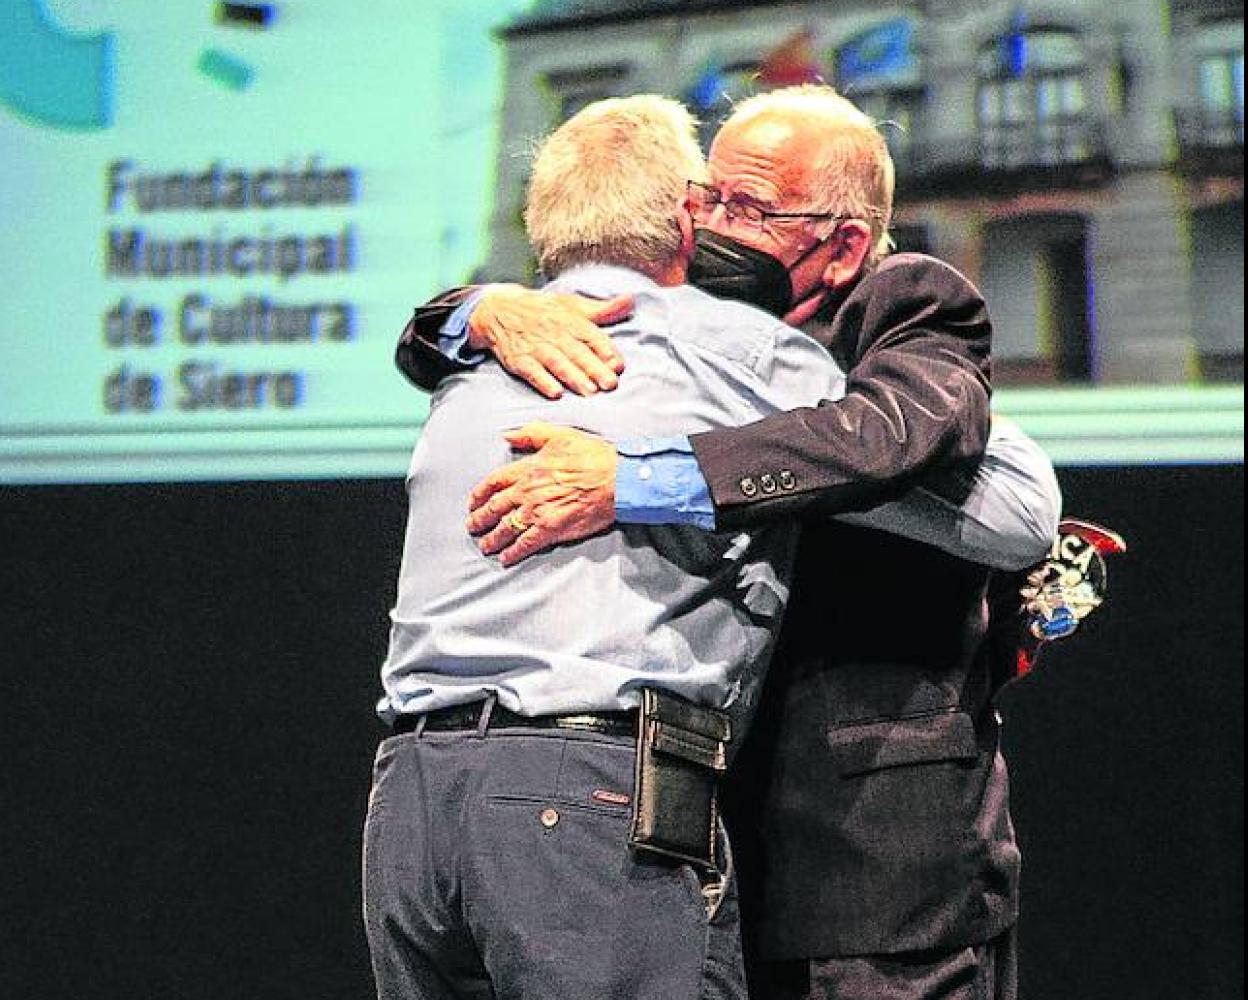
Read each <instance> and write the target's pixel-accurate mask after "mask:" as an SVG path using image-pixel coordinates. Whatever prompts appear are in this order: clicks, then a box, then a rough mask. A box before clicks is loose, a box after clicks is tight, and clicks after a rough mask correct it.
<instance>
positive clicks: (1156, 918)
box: [0, 466, 1244, 1000]
mask: <svg viewBox="0 0 1248 1000" xmlns="http://www.w3.org/2000/svg"><path fill="white" fill-rule="evenodd" d="M1062 481H1063V487H1064V489H1065V491H1066V496H1067V501H1068V505H1069V507H1070V509H1072V510H1077V511H1079V512H1081V513H1084V514H1086V515H1089V516H1091V517H1094V518H1097V519H1098V520H1102V521H1105V522H1106V523H1109V524H1112V525H1114V526H1115V527H1117V528H1119V529H1121V530H1122V532H1123V533H1124V534H1125V535H1126V537H1127V538H1128V539H1129V541H1130V544H1131V553H1130V554H1129V555H1128V556H1126V557H1123V558H1122V559H1120V560H1119V561H1117V562H1115V563H1114V564H1113V565H1112V566H1111V568H1110V573H1111V578H1112V586H1111V594H1110V600H1109V603H1108V605H1107V606H1106V608H1105V609H1104V610H1103V611H1102V612H1101V613H1100V614H1099V616H1098V617H1096V618H1093V619H1091V620H1090V622H1089V624H1088V626H1087V627H1086V629H1085V630H1084V631H1083V632H1082V633H1080V634H1079V635H1078V636H1077V637H1075V638H1074V639H1072V640H1070V642H1069V644H1068V645H1067V646H1065V647H1057V648H1054V649H1053V650H1052V652H1051V654H1050V655H1049V656H1048V657H1047V659H1046V661H1045V662H1044V663H1043V665H1042V667H1041V669H1040V671H1039V673H1037V674H1036V675H1033V676H1032V677H1030V678H1028V679H1026V680H1024V681H1023V682H1021V683H1019V684H1018V685H1017V686H1016V687H1014V688H1013V689H1010V690H1007V691H1006V692H1005V693H1004V694H1003V695H1002V697H1001V705H1002V709H1003V713H1004V715H1005V717H1006V720H1007V724H1006V729H1005V732H1006V749H1007V751H1008V755H1009V758H1010V762H1011V765H1012V767H1013V772H1014V808H1015V816H1016V821H1017V824H1018V827H1019V835H1020V837H1021V839H1022V844H1023V848H1024V850H1025V852H1026V874H1025V904H1024V914H1023V922H1022V940H1023V946H1024V959H1023V970H1022V971H1023V984H1024V988H1025V992H1024V994H1023V995H1024V996H1026V997H1027V998H1028V1000H1178V998H1182V1000H1232V998H1234V997H1236V996H1240V995H1242V994H1241V993H1240V992H1239V991H1240V989H1241V983H1242V951H1241V948H1242V943H1241V938H1242V935H1241V928H1242V926H1243V920H1242V917H1243V914H1242V883H1243V877H1242V876H1243V867H1242V865H1243V858H1242V830H1243V717H1242V707H1243V675H1242V660H1243V575H1242V572H1241V566H1240V562H1241V557H1242V551H1243V486H1244V481H1243V468H1242V466H1239V467H1223V468H1217V467H1207V468H1157V469H1126V468H1114V469H1065V470H1063V471H1062ZM403 522H404V495H403V490H402V486H401V484H400V483H399V482H397V481H388V480H387V481H363V480H360V481H349V482H340V483H320V482H317V483H287V484H280V485H275V484H247V485H177V486H160V487H150V486H115V487H95V488H72V489H71V488H64V487H31V488H22V489H11V490H8V491H5V492H4V493H3V494H0V523H3V524H4V526H5V529H6V535H5V537H6V541H5V550H4V558H3V561H2V562H0V608H3V615H2V616H0V651H2V652H0V656H2V657H3V663H4V667H3V670H0V712H2V716H3V724H2V725H0V762H2V763H0V775H2V781H3V784H2V785H0V886H3V891H2V892H0V929H2V933H3V937H2V938H0V996H4V997H6V998H13V1000H120V998H125V1000H166V998H177V1000H224V998H230V1000H234V998H237V1000H279V998H282V1000H284V998H290V1000H296V998H298V1000H359V998H363V997H365V996H367V995H368V990H369V976H368V971H367V957H366V952H365V946H364V941H363V935H362V932H361V930H360V926H359V920H358V910H359V875H358V871H359V857H358V852H359V842H360V827H361V824H362V820H363V816H364V810H365V800H366V796H367V788H368V781H369V770H370V765H371V756H372V753H373V750H374V748H375V744H376V740H377V738H378V736H379V735H380V729H379V727H378V726H377V724H376V723H375V722H374V721H373V719H372V715H371V712H372V706H373V703H374V700H375V698H376V695H377V681H376V673H377V667H378V665H379V663H380V660H381V658H382V656H383V653H384V648H385V637H386V617H385V614H386V609H387V608H388V607H389V603H390V601H391V598H392V589H393V586H394V579H395V574H396V572H397V568H398V558H399V548H400V544H401V541H402V528H403ZM595 610H596V609H592V608H587V609H585V612H586V613H588V614H593V613H595Z"/></svg>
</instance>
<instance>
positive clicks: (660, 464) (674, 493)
mask: <svg viewBox="0 0 1248 1000" xmlns="http://www.w3.org/2000/svg"><path fill="white" fill-rule="evenodd" d="M738 392H739V393H740V399H739V404H740V407H741V420H742V421H743V422H744V421H748V420H751V419H757V418H759V417H764V416H767V415H768V414H771V413H779V412H783V411H785V410H788V409H792V408H794V407H798V406H812V405H814V404H816V403H818V402H819V401H820V400H822V399H829V398H837V397H839V396H841V395H843V394H844V392H845V374H844V372H842V371H841V369H840V367H839V366H838V365H837V364H836V362H835V361H833V360H832V357H831V355H829V354H828V353H827V351H825V350H824V349H823V348H822V347H820V346H819V344H818V343H816V342H815V341H814V340H812V339H811V338H810V337H808V336H806V335H805V334H804V333H799V332H798V331H796V330H791V329H788V328H787V327H781V328H779V329H777V330H776V331H774V332H773V333H772V334H771V335H770V336H769V337H768V338H767V339H766V340H765V346H764V348H763V349H762V350H761V351H759V353H758V354H757V355H756V356H755V357H754V358H753V363H752V365H751V371H750V373H749V377H745V378H743V380H742V382H741V384H740V385H739V386H738ZM616 450H617V451H618V452H619V456H620V462H619V466H618V467H617V470H616V479H615V496H616V500H615V514H616V520H617V521H619V522H620V523H621V524H687V525H693V526H695V527H698V528H702V529H704V530H707V531H714V530H715V529H716V527H717V524H716V518H715V503H714V501H713V500H712V499H711V489H710V485H709V484H708V482H707V479H706V476H705V475H704V474H703V472H702V468H701V466H700V465H699V464H698V460H697V456H696V455H695V454H694V451H693V446H692V444H691V443H690V441H689V438H687V437H665V438H640V439H636V440H632V441H625V442H622V443H620V444H618V445H617V446H616ZM757 488H758V489H759V490H762V491H767V490H772V489H774V490H778V491H779V490H786V489H788V488H789V479H788V478H787V477H786V476H785V475H783V474H782V473H780V472H777V473H776V475H775V476H771V475H767V476H762V477H760V479H759V481H758V485H757Z"/></svg>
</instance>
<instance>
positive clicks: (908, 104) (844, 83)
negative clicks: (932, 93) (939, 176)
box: [835, 18, 924, 169]
mask: <svg viewBox="0 0 1248 1000" xmlns="http://www.w3.org/2000/svg"><path fill="white" fill-rule="evenodd" d="M916 36H917V27H916V24H915V22H914V21H913V20H912V19H911V18H894V19H892V20H888V21H883V22H881V23H880V24H877V25H875V26H874V27H872V28H870V29H868V30H867V31H864V32H862V33H861V34H858V35H856V36H854V37H853V38H851V39H849V40H848V41H847V42H845V43H844V44H843V45H841V46H840V48H838V49H837V50H836V53H835V64H836V81H837V87H838V88H839V89H840V91H841V93H843V94H844V95H845V96H846V97H848V98H849V99H850V100H852V101H853V102H854V103H855V104H857V105H858V107H860V108H861V109H862V110H863V111H865V112H866V113H867V114H868V115H870V116H871V117H872V118H873V119H875V121H877V122H879V123H880V127H881V130H882V131H883V133H884V137H885V139H887V140H888V146H889V149H890V150H891V151H892V154H893V159H894V160H896V161H897V164H898V166H899V167H900V168H903V169H904V168H905V167H907V166H908V165H909V164H910V162H911V158H912V153H913V149H914V126H915V123H916V122H918V121H919V120H921V111H922V107H923V101H924V91H923V87H922V78H923V74H922V65H921V63H920V60H919V56H918V51H917V48H916V45H915V38H916Z"/></svg>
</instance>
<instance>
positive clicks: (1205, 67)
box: [1200, 22, 1244, 146]
mask: <svg viewBox="0 0 1248 1000" xmlns="http://www.w3.org/2000/svg"><path fill="white" fill-rule="evenodd" d="M1200 51H1201V57H1200V116H1201V125H1202V132H1203V138H1204V140H1205V145H1210V146H1234V145H1236V144H1238V145H1240V146H1242V145H1243V144H1244V26H1243V23H1242V22H1240V23H1236V24H1221V25H1211V26H1209V27H1207V28H1205V29H1204V31H1203V32H1202V36H1201V40H1200Z"/></svg>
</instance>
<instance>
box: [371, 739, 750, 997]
mask: <svg viewBox="0 0 1248 1000" xmlns="http://www.w3.org/2000/svg"><path fill="white" fill-rule="evenodd" d="M635 757H636V750H635V747H634V745H633V743H632V742H631V741H629V740H626V739H620V738H613V737H610V736H600V735H597V734H592V733H579V732H566V731H562V730H558V731H551V730H532V729H499V730H489V731H488V732H486V733H485V734H484V735H480V736H478V735H477V734H475V733H429V732H426V733H424V734H423V735H422V736H417V735H416V734H414V733H413V734H408V735H403V736H395V737H391V738H390V739H388V740H385V741H384V742H383V743H382V744H381V747H380V748H379V750H378V752H377V760H376V765H375V768H374V773H373V788H372V794H371V797H370V800H369V809H368V819H367V821H366V824H365V830H364V924H365V930H366V932H367V934H368V942H369V949H370V952H371V954H372V962H373V971H374V974H375V976H376V980H377V995H378V997H380V998H381V1000H744V998H745V996H746V991H745V983H744V980H745V976H744V971H743V968H742V961H741V947H740V926H739V916H738V910H737V900H736V886H735V880H734V879H733V878H732V877H731V874H729V877H728V878H727V879H726V885H725V887H724V888H725V891H724V894H723V897H722V899H720V900H719V901H718V903H717V904H716V905H714V906H708V904H707V900H706V897H705V895H704V893H703V884H702V879H701V878H700V877H699V874H698V873H697V872H696V871H695V870H694V869H693V868H691V867H690V866H688V865H681V864H675V863H670V864H669V863H665V862H663V861H658V860H649V859H646V858H643V857H640V856H635V855H634V854H633V852H631V851H630V850H629V848H628V845H627V836H628V826H629V816H630V809H629V807H628V805H626V804H624V801H626V799H622V798H621V797H627V796H630V795H631V794H632V786H633V765H634V760H635Z"/></svg>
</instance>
